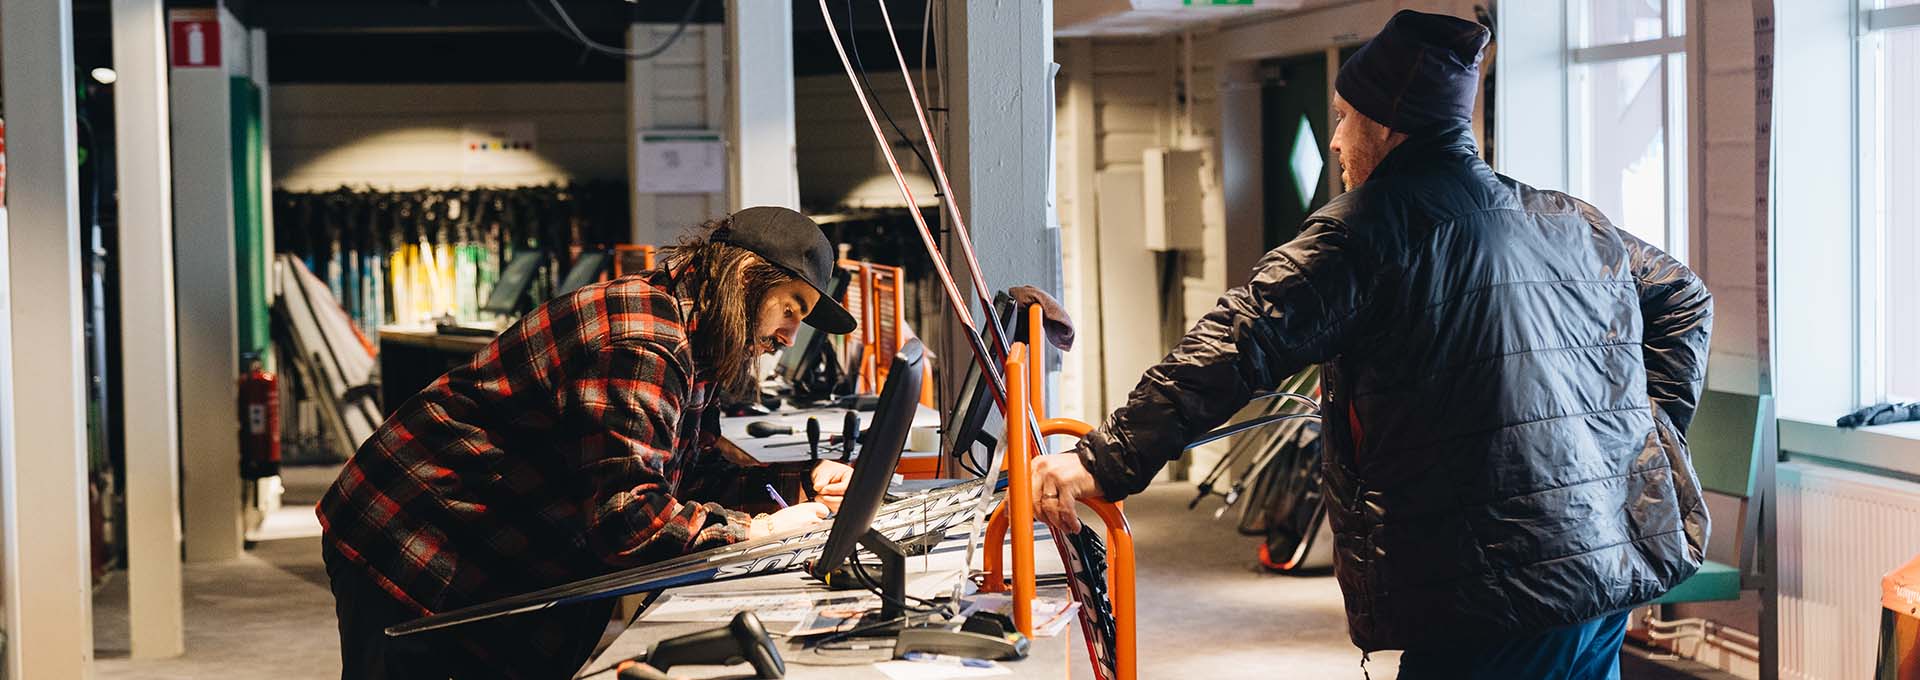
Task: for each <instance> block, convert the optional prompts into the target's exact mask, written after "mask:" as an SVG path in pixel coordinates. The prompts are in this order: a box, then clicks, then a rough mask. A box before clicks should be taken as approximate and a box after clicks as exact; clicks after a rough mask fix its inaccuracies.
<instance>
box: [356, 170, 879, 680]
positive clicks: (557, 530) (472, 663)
mask: <svg viewBox="0 0 1920 680" xmlns="http://www.w3.org/2000/svg"><path fill="white" fill-rule="evenodd" d="M708 229H709V230H708V232H707V233H706V235H705V236H704V237H702V238H699V239H697V240H694V241H691V242H689V243H687V244H685V245H683V246H682V247H681V248H678V249H676V250H675V251H674V253H673V254H672V255H671V256H669V258H668V259H667V264H666V266H665V267H663V268H662V269H661V270H659V271H656V272H650V273H648V274H644V275H637V276H630V277H622V278H619V279H615V280H613V281H610V282H607V283H602V284H598V285H592V286H587V287H584V288H581V289H580V290H578V291H575V292H572V293H569V294H566V295H563V296H560V297H558V298H555V299H553V300H551V301H549V302H547V303H546V304H544V305H541V306H540V307H538V308H536V309H534V310H533V311H532V312H530V313H528V314H527V315H526V316H525V317H524V318H522V319H521V320H520V321H519V322H518V323H516V324H514V325H513V326H512V327H511V328H509V329H507V330H506V332H504V333H503V334H501V336H500V337H499V338H498V339H496V340H495V341H494V342H493V343H491V344H489V345H487V347H486V348H485V349H482V350H481V351H480V352H479V353H478V354H476V355H475V356H474V357H473V359H472V360H471V361H470V362H469V363H468V364H467V365H466V366H463V367H460V368H456V369H454V370H453V371H451V372H449V373H448V374H447V375H445V376H443V377H441V378H440V379H439V380H437V381H435V382H434V383H433V384H432V385H430V386H428V387H427V389H425V390H424V391H422V392H421V393H420V394H418V395H416V396H414V397H413V398H412V399H410V400H408V401H407V402H406V403H405V404H403V405H401V406H400V408H399V409H398V410H397V411H396V412H395V413H394V414H393V416H392V417H390V418H388V419H387V421H386V423H385V424H383V425H381V427H380V429H379V430H378V431H377V432H375V433H374V435H373V436H372V438H370V439H369V440H368V441H367V442H365V443H364V444H362V445H361V447H360V450H359V451H358V452H357V453H355V454H354V456H353V458H352V459H351V460H349V461H348V462H347V465H346V468H345V469H344V470H343V471H342V472H341V473H340V477H339V479H338V480H337V481H336V482H335V483H334V485H333V487H332V489H330V490H329V491H328V492H327V494H326V496H325V498H323V499H322V500H321V501H320V505H319V514H320V521H321V524H322V525H323V526H324V527H325V537H324V539H323V541H322V546H323V547H322V550H323V553H324V555H325V558H326V563H327V572H328V575H329V577H330V578H331V579H332V581H333V590H334V597H335V602H336V611H337V613H338V615H339V619H340V636H341V657H342V661H343V664H344V668H343V671H342V677H343V678H387V677H396V678H400V677H403V678H415V677H432V678H446V677H449V676H452V677H461V678H466V677H511V678H535V677H538V678H547V677H551V678H567V677H571V675H572V674H573V673H574V672H575V671H577V670H578V669H579V668H580V666H581V664H583V663H584V662H585V661H586V660H587V657H588V656H589V655H590V654H591V652H592V650H593V648H594V645H595V643H596V642H597V641H598V640H599V638H600V635H601V633H602V632H603V631H604V630H605V629H606V626H607V623H608V614H609V613H610V609H611V603H602V604H598V605H576V606H574V607H571V608H562V609H558V610H549V611H544V612H538V613H534V614H526V615H521V616H515V617H507V618H505V619H497V620H494V621H487V622H481V623H479V624H475V625H469V626H463V627H459V628H454V629H448V630H446V631H442V632H440V633H439V634H438V635H437V636H436V635H435V634H432V633H429V634H425V635H423V636H410V637H407V638H388V637H386V635H385V633H384V630H385V628H386V627H388V626H391V625H394V624H398V623H401V622H404V621H407V620H411V619H413V618H417V617H420V616H425V615H428V614H433V613H436V612H442V611H447V610H451V609H457V608H460V607H464V606H468V605H473V604H479V603H483V602H486V601H489V600H493V599H498V598H500V597H505V596H509V595H515V594H519V593H523V592H528V591H532V590H537V589H540V588H545V587H550V586H554V585H558V584H562V583H566V582H569V581H574V580H579V579H582V578H587V577H591V576H595V575H599V574H603V573H607V572H610V571H613V570H617V569H623V568H628V567H633V566H639V565H645V564H649V563H653V562H657V561H661V560H665V559H669V558H672V557H676V556H679V555H683V554H687V553H691V552H695V551H699V550H705V549H708V548H713V547H718V546H722V545H726V544H728V543H733V542H737V541H743V540H747V539H749V538H757V537H760V536H766V535H770V534H773V533H776V532H781V531H786V530H789V529H793V528H797V527H800V526H804V525H806V524H809V523H812V522H816V521H819V520H820V519H821V518H822V517H823V516H825V515H826V513H827V512H828V511H829V508H828V506H829V505H834V504H836V502H837V501H838V498H839V495H840V494H843V493H844V492H845V488H846V482H847V479H848V477H849V472H850V469H849V468H847V467H846V466H844V465H840V464H838V463H833V464H827V463H822V465H821V467H819V468H816V469H815V470H814V473H813V484H814V487H815V491H816V493H818V494H819V496H820V498H821V500H822V501H823V502H815V503H800V504H797V505H794V506H793V507H790V508H788V509H786V510H782V511H781V512H778V513H774V514H772V515H767V516H761V517H757V518H755V517H748V516H747V515H746V514H744V513H741V512H738V511H734V510H730V509H727V508H725V507H721V506H720V505H718V504H715V503H711V502H699V500H700V499H702V498H711V497H712V496H711V495H708V494H706V493H703V492H702V491H701V490H700V489H699V487H701V486H702V485H703V484H709V483H711V482H712V481H714V480H711V479H703V475H702V470H703V469H705V470H711V469H713V468H715V467H722V468H724V467H725V466H724V465H716V459H717V458H718V457H719V456H718V455H716V454H715V452H714V447H713V446H712V445H713V444H717V443H719V442H715V441H714V438H715V437H717V435H712V434H710V433H706V432H703V428H702V422H703V420H705V419H704V418H703V415H704V414H705V413H706V409H707V406H708V404H709V402H710V400H711V399H713V398H714V397H715V396H717V395H716V392H721V391H729V392H733V393H736V394H737V393H744V392H748V391H750V390H751V389H752V387H753V379H752V378H753V375H752V370H751V367H750V364H751V363H752V361H753V359H754V358H755V357H757V356H759V355H761V354H765V353H768V352H771V351H773V350H775V349H778V348H780V347H784V346H786V345H789V344H791V343H792V340H793V336H794V333H795V331H796V330H797V329H798V326H799V324H800V323H801V322H802V321H803V320H804V321H805V322H806V323H807V324H808V325H811V326H814V327H815V328H818V329H820V330H822V331H825V332H829V333H846V332H848V331H851V330H853V326H854V323H853V319H852V317H851V316H850V315H849V314H848V313H847V311H846V310H845V309H844V308H842V307H841V306H840V305H839V304H838V303H837V302H835V301H834V300H832V298H830V297H825V296H823V295H822V293H821V291H823V290H824V289H825V287H826V285H827V282H828V281H830V280H831V276H832V272H833V267H834V264H833V249H832V246H831V244H829V243H828V241H827V239H826V236H825V235H824V234H822V233H821V231H820V228H819V226H818V225H816V224H814V223H813V221H812V220H810V219H808V218H806V217H805V216H803V215H801V214H799V213H797V212H794V211H791V210H787V209H784V208H749V209H747V210H743V211H740V212H738V213H735V214H734V215H732V216H729V217H728V218H726V219H724V220H721V221H719V222H718V223H716V224H713V225H709V228H708ZM703 444H706V446H703ZM707 475H708V476H711V475H712V473H711V472H707Z"/></svg>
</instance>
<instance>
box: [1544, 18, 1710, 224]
mask: <svg viewBox="0 0 1920 680" xmlns="http://www.w3.org/2000/svg"><path fill="white" fill-rule="evenodd" d="M1592 2H1594V0H1572V1H1570V2H1568V3H1567V12H1566V15H1565V17H1566V19H1565V20H1566V27H1565V29H1566V34H1565V35H1566V42H1565V44H1566V46H1567V53H1566V66H1567V81H1566V92H1565V109H1564V110H1565V111H1566V112H1567V135H1566V143H1567V145H1566V173H1567V174H1566V177H1567V184H1568V187H1569V188H1570V189H1571V190H1572V191H1573V193H1574V194H1575V195H1580V196H1588V195H1591V194H1592V193H1593V192H1592V191H1591V190H1590V189H1591V186H1592V185H1591V184H1590V182H1591V181H1592V179H1593V178H1592V177H1590V173H1589V171H1588V168H1587V167H1586V165H1587V160H1588V159H1587V156H1586V147H1587V146H1588V143H1587V142H1588V135H1589V134H1590V133H1591V130H1592V129H1593V121H1592V115H1591V111H1589V110H1588V109H1587V108H1586V107H1584V106H1583V104H1584V103H1585V102H1583V101H1582V92H1581V90H1582V88H1585V87H1587V83H1586V79H1587V76H1586V74H1585V73H1584V72H1583V71H1584V69H1586V68H1588V67H1591V66H1595V65H1599V64H1604V63H1608V62H1617V61H1625V60H1630V59H1641V58H1646V57H1660V62H1659V70H1660V76H1659V77H1660V81H1661V82H1660V88H1661V92H1660V96H1661V104H1662V105H1663V108H1664V110H1663V111H1662V112H1661V130H1660V134H1661V137H1662V139H1661V145H1662V155H1663V156H1664V158H1663V159H1662V160H1663V161H1664V165H1665V167H1664V168H1662V174H1663V175H1664V180H1665V181H1664V184H1665V186H1663V187H1662V196H1661V198H1662V202H1663V206H1662V211H1661V212H1662V214H1663V215H1664V216H1665V220H1666V223H1665V224H1664V225H1662V227H1663V229H1662V231H1661V237H1662V238H1661V241H1662V242H1661V243H1658V244H1655V245H1657V246H1659V247H1660V248H1661V249H1663V250H1665V251H1666V252H1667V254H1669V255H1671V256H1673V258H1674V259H1676V260H1679V261H1681V262H1688V261H1689V257H1688V251H1689V250H1690V248H1689V247H1688V246H1689V244H1690V240H1691V238H1692V236H1693V226H1694V225H1693V224H1692V222H1693V214H1692V210H1691V209H1690V205H1689V202H1690V201H1691V200H1693V197H1692V193H1693V187H1692V186H1690V182H1689V178H1688V175H1687V170H1688V168H1689V165H1690V163H1691V161H1692V159H1691V158H1690V156H1691V154H1692V149H1690V148H1689V147H1688V146H1687V133H1688V131H1689V128H1690V126H1691V125H1692V121H1691V118H1690V116H1691V115H1692V112H1691V111H1690V110H1689V109H1690V107H1688V106H1687V101H1688V96H1689V93H1690V88H1689V85H1690V78H1689V63H1690V61H1689V59H1688V43H1689V41H1690V40H1691V39H1692V35H1691V34H1690V33H1689V32H1688V31H1687V28H1688V23H1689V22H1688V20H1687V13H1688V12H1689V11H1690V10H1691V8H1692V6H1691V5H1689V4H1688V3H1687V2H1686V1H1685V0H1661V2H1660V32H1661V35H1660V37H1658V38H1647V39H1642V40H1632V41H1627V42H1619V43H1604V44H1598V45H1586V44H1584V43H1583V40H1584V39H1585V35H1586V33H1587V31H1586V30H1585V29H1586V22H1587V21H1588V20H1589V17H1590V16H1591V14H1592V13H1591V12H1590V11H1589V9H1590V7H1591V3H1592ZM1694 2H1695V3H1698V2H1699V0H1694ZM1608 217H1609V218H1612V219H1615V220H1619V219H1624V216H1622V215H1608Z"/></svg>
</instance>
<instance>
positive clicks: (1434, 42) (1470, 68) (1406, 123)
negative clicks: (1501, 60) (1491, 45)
mask: <svg viewBox="0 0 1920 680" xmlns="http://www.w3.org/2000/svg"><path fill="white" fill-rule="evenodd" d="M1487 37H1488V35H1487V29H1486V27H1484V26H1481V25H1480V24H1476V23H1473V22H1471V21H1467V20H1464V19H1459V18H1455V17H1450V16H1446V15H1443V14H1427V13H1425V12H1415V11H1413V10H1401V11H1400V13H1399V14H1395V15H1393V18H1392V19H1389V20H1387V25H1386V27H1385V28H1382V29H1380V34H1379V35H1376V36H1374V37H1373V39H1372V40H1368V41H1367V44H1365V45H1361V46H1360V49H1359V50H1358V51H1356V52H1354V53H1353V57H1352V58H1350V59H1348V60H1347V63H1345V64H1342V65H1341V66H1340V75H1339V77H1337V78H1336V79H1335V80H1334V84H1333V88H1334V91H1336V92H1339V93H1340V96H1341V97H1344V98H1345V99H1346V100H1347V103H1348V104H1351V105H1353V108H1354V110H1356V111H1359V112H1360V113H1362V114H1365V115H1366V117H1368V118H1372V119H1373V120H1375V121H1377V122H1379V123H1381V124H1383V125H1386V126H1387V127H1388V128H1391V129H1392V130H1394V131H1396V132H1413V131H1416V130H1420V129H1423V128H1426V127H1429V126H1433V125H1435V124H1438V123H1454V122H1466V121H1469V120H1472V118H1473V98H1474V93H1475V92H1476V91H1477V90H1478V89H1479V86H1480V51H1481V50H1482V49H1483V48H1485V47H1486V46H1487Z"/></svg>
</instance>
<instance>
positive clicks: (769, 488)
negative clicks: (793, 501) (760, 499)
mask: <svg viewBox="0 0 1920 680" xmlns="http://www.w3.org/2000/svg"><path fill="white" fill-rule="evenodd" d="M767 497H768V498H772V499H773V502H774V503H777V504H779V505H780V509H782V510H785V509H786V508H787V499H785V498H781V497H780V492H778V491H774V490H773V485H772V484H768V485H767Z"/></svg>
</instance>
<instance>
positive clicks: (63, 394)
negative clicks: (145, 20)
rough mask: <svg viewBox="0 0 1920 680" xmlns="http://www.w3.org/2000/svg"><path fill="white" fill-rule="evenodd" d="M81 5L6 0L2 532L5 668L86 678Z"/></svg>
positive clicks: (2, 36)
mask: <svg viewBox="0 0 1920 680" xmlns="http://www.w3.org/2000/svg"><path fill="white" fill-rule="evenodd" d="M72 45H73V14H72V8H71V6H70V4H69V3H67V2H65V1H64V0H61V1H54V2H49V1H48V0H0V64H4V68H0V71H3V72H4V73H0V79H4V82H3V83H0V89H4V91H5V92H6V95H7V97H6V110H5V115H6V123H7V130H8V132H9V133H10V134H8V135H7V142H8V146H9V147H11V148H9V149H8V152H9V153H8V155H9V158H8V160H9V161H11V163H10V164H9V165H11V166H12V172H11V173H9V174H10V175H11V176H10V177H8V178H7V179H8V186H7V192H6V203H7V210H8V212H7V216H6V220H8V222H7V223H6V224H5V233H6V239H5V246H4V248H5V250H6V257H0V268H4V269H5V271H4V272H3V273H0V281H4V282H5V283H4V287H5V289H4V292H3V293H0V308H3V309H6V314H4V315H0V325H4V326H5V328H0V344H4V346H5V349H6V351H4V352H0V534H4V540H5V546H4V560H0V561H3V562H4V565H5V567H4V579H3V580H4V584H0V601H4V605H5V608H6V616H5V625H6V633H7V649H6V653H7V658H6V668H5V672H6V675H7V677H10V678H84V677H88V675H89V671H90V666H91V665H92V661H93V611H92V610H93V590H92V578H91V569H90V562H89V556H90V553H89V551H90V549H91V545H90V544H89V541H88V537H89V532H88V514H87V510H88V506H87V481H88V480H87V437H86V416H85V414H86V411H85V404H84V403H83V399H84V397H83V396H82V393H81V386H82V385H84V384H86V368H85V363H84V360H83V358H82V357H83V355H82V354H81V330H80V328H81V306H80V223H79V216H80V209H79V175H78V169H77V163H76V161H75V158H76V155H75V154H76V149H75V146H74V144H75V140H74V135H75V133H74V128H75V120H74V102H73V91H74V82H75V81H74V77H73V47H72Z"/></svg>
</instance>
